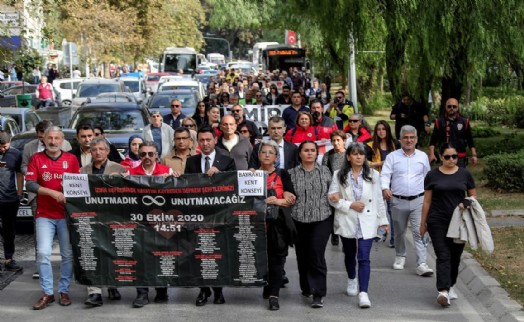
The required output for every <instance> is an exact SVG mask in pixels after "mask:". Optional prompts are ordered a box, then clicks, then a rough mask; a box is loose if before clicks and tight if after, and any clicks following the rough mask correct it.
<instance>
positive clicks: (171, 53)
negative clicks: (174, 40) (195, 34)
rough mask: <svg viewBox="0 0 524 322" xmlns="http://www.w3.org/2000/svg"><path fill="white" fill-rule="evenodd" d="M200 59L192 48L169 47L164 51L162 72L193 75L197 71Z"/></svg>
mask: <svg viewBox="0 0 524 322" xmlns="http://www.w3.org/2000/svg"><path fill="white" fill-rule="evenodd" d="M198 64H199V57H198V54H197V52H196V51H195V49H194V48H192V47H168V48H166V49H164V52H163V53H162V56H161V58H160V62H159V65H160V66H161V70H160V71H161V72H168V73H178V72H179V71H180V70H181V71H182V72H183V74H193V73H196V71H197V66H198Z"/></svg>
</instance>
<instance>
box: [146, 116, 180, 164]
mask: <svg viewBox="0 0 524 322" xmlns="http://www.w3.org/2000/svg"><path fill="white" fill-rule="evenodd" d="M149 121H150V122H151V123H150V124H148V125H146V126H145V127H144V130H143V133H142V136H143V137H144V141H153V142H155V143H156V146H157V152H158V155H159V157H160V158H163V157H165V156H166V155H168V154H169V153H170V152H171V149H173V137H174V136H175V131H174V130H173V128H172V127H171V126H169V125H168V124H166V123H164V122H163V119H162V114H160V111H153V112H151V116H150V117H149Z"/></svg>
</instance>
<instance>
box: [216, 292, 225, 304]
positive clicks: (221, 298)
mask: <svg viewBox="0 0 524 322" xmlns="http://www.w3.org/2000/svg"><path fill="white" fill-rule="evenodd" d="M224 303H226V299H225V298H224V294H222V291H219V292H215V300H214V301H213V304H224Z"/></svg>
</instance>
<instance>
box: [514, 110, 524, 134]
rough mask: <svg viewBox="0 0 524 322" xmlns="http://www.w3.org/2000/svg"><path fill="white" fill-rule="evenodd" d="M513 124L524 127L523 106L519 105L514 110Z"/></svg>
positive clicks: (520, 127)
mask: <svg viewBox="0 0 524 322" xmlns="http://www.w3.org/2000/svg"><path fill="white" fill-rule="evenodd" d="M514 120H515V126H516V127H517V128H519V129H524V106H520V107H519V109H518V110H517V111H516V112H515V119H514Z"/></svg>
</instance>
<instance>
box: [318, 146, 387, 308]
mask: <svg viewBox="0 0 524 322" xmlns="http://www.w3.org/2000/svg"><path fill="white" fill-rule="evenodd" d="M328 196H329V203H330V204H331V206H333V207H334V208H335V222H334V227H335V233H336V234H337V235H339V236H340V238H341V240H342V248H343V250H344V256H345V259H344V263H345V265H346V271H347V275H348V286H347V289H346V294H347V295H349V296H356V295H357V294H358V300H359V304H358V305H359V306H360V307H361V308H369V307H371V301H370V300H369V296H368V285H369V277H370V273H371V265H370V260H369V255H370V253H371V246H373V240H374V239H375V238H376V237H381V236H378V234H377V231H378V229H379V228H382V229H383V230H384V231H385V232H387V231H388V229H389V222H388V218H387V216H386V206H385V205H384V199H383V198H382V188H381V186H380V175H379V173H378V171H376V170H373V169H371V168H370V166H369V164H368V162H367V160H366V148H365V146H364V144H363V143H360V142H353V143H351V144H350V145H349V146H348V148H347V149H346V159H345V162H344V165H343V166H342V169H340V170H336V171H335V173H334V174H333V182H332V184H331V186H330V187H329V194H328ZM357 262H358V280H357V278H356V277H357V270H356V266H357Z"/></svg>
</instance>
